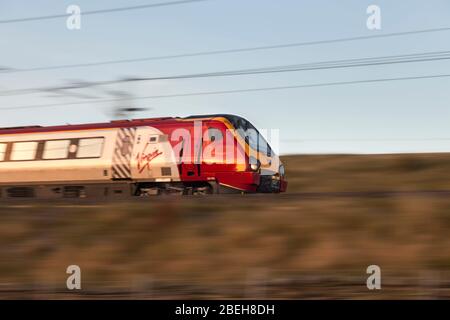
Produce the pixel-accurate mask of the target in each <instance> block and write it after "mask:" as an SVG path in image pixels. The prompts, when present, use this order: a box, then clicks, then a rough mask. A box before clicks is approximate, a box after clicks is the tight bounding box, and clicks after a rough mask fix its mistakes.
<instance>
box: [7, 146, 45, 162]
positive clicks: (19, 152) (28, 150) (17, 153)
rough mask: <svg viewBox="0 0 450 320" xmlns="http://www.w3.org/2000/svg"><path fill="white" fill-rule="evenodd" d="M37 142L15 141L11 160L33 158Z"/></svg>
mask: <svg viewBox="0 0 450 320" xmlns="http://www.w3.org/2000/svg"><path fill="white" fill-rule="evenodd" d="M37 146H38V143H37V142H15V143H14V144H13V148H12V153H11V160H12V161H23V160H34V158H35V157H36V150H37Z"/></svg>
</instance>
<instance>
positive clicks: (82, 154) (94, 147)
mask: <svg viewBox="0 0 450 320" xmlns="http://www.w3.org/2000/svg"><path fill="white" fill-rule="evenodd" d="M104 140H105V139H104V138H87V139H80V142H79V143H78V151H77V158H100V157H101V156H102V150H103V143H104Z"/></svg>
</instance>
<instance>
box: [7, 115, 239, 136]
mask: <svg viewBox="0 0 450 320" xmlns="http://www.w3.org/2000/svg"><path fill="white" fill-rule="evenodd" d="M216 117H223V118H226V119H227V120H229V121H230V122H231V123H233V124H234V123H235V121H236V120H237V119H242V118H241V117H238V116H235V115H231V114H212V115H194V116H188V117H184V118H180V117H162V118H144V119H131V120H113V121H110V122H103V123H87V124H66V125H60V126H47V127H45V126H23V127H6V128H0V135H1V134H15V133H39V132H52V131H68V130H90V129H107V128H123V127H134V126H142V125H150V124H156V123H157V124H175V123H179V121H186V120H194V119H205V120H206V119H209V120H210V119H213V118H216Z"/></svg>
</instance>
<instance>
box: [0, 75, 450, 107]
mask: <svg viewBox="0 0 450 320" xmlns="http://www.w3.org/2000/svg"><path fill="white" fill-rule="evenodd" d="M449 77H450V74H438V75H424V76H411V77H400V78H380V79H367V80H354V81H342V82H324V83H315V84H303V85H290V86H278V87H261V88H248V89H235V90H222V91H200V92H188V93H178V94H167V95H153V96H141V97H133V100H149V99H166V98H179V97H193V96H208V95H223V94H238V93H249V92H264V91H278V90H288V89H301V88H317V87H331V86H342V85H354V84H368V83H381V82H392V81H405V80H423V79H439V78H449ZM116 101H123V99H102V100H96V101H91V102H87V101H79V102H69V103H64V104H61V103H53V104H35V105H23V106H17V107H7V108H0V111H1V110H19V109H39V108H49V107H67V106H73V105H82V104H88V103H89V104H98V103H108V102H116Z"/></svg>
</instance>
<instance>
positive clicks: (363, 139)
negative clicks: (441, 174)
mask: <svg viewBox="0 0 450 320" xmlns="http://www.w3.org/2000/svg"><path fill="white" fill-rule="evenodd" d="M333 141H339V142H389V141H395V142H410V141H411V142H414V141H450V138H398V139H393V138H379V139H376V138H373V139H371V138H360V139H357V138H305V139H301V138H300V139H284V140H281V142H285V143H303V142H333Z"/></svg>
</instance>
